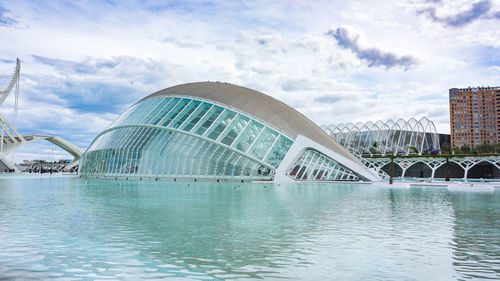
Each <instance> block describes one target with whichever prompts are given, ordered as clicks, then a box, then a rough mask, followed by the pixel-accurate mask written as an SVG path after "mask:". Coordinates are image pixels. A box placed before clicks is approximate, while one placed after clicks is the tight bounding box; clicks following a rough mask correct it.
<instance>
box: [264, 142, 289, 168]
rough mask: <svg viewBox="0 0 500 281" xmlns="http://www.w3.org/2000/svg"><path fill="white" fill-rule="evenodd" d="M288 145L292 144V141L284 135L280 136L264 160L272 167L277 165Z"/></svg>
mask: <svg viewBox="0 0 500 281" xmlns="http://www.w3.org/2000/svg"><path fill="white" fill-rule="evenodd" d="M290 146H292V141H291V140H289V139H288V138H286V137H284V136H280V138H279V139H278V141H277V142H276V144H275V145H274V146H273V148H272V149H271V152H269V155H268V156H267V159H266V160H265V162H266V163H268V164H270V165H271V166H273V167H278V165H279V164H280V163H281V160H283V158H284V157H285V154H286V153H287V152H288V149H290Z"/></svg>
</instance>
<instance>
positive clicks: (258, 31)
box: [0, 0, 500, 161]
mask: <svg viewBox="0 0 500 281" xmlns="http://www.w3.org/2000/svg"><path fill="white" fill-rule="evenodd" d="M68 2H69V1H50V0H47V1H22V0H16V1H7V0H0V40H1V42H2V43H1V44H0V74H1V73H2V71H3V73H5V72H6V71H5V70H9V69H11V68H12V67H13V66H14V60H15V58H16V57H19V58H20V59H21V64H22V69H21V83H20V85H21V88H20V102H19V104H20V111H19V123H18V128H19V130H20V131H21V132H22V133H43V134H55V135H59V136H61V137H63V138H65V139H67V140H69V141H72V142H73V143H75V144H77V145H78V146H80V147H82V148H86V147H87V146H88V144H89V143H90V142H91V140H92V139H93V137H94V136H95V135H96V134H97V133H99V132H100V131H101V130H102V129H103V128H105V127H106V126H107V125H108V124H109V123H110V122H112V120H114V119H115V118H116V117H117V116H118V115H119V114H120V113H121V112H122V111H123V110H124V109H125V108H126V107H128V106H129V105H130V104H132V103H134V102H135V101H137V100H139V99H140V98H142V97H144V96H146V95H148V94H150V93H152V92H154V91H157V90H160V89H163V88H166V87H170V86H173V85H177V84H181V83H186V82H194V81H224V82H230V83H234V84H238V85H241V86H245V87H249V88H253V89H256V90H258V91H261V92H264V93H266V94H268V95H271V96H273V97H275V98H277V99H280V100H282V101H283V102H285V103H287V104H288V105H290V106H292V107H294V108H295V109H297V110H298V111H300V112H301V113H303V114H304V115H306V116H307V117H309V118H310V119H312V120H313V121H314V122H316V123H317V124H318V125H326V124H331V123H341V122H343V123H346V122H359V121H363V122H365V121H370V120H371V121H376V120H379V119H381V120H387V119H389V118H393V119H397V118H405V119H408V118H410V117H416V118H420V117H423V116H427V117H429V118H430V119H431V120H433V121H434V122H435V123H436V126H437V128H438V131H440V132H449V111H448V98H447V97H448V89H449V88H452V87H467V86H500V0H481V1H471V0H467V1H462V0H455V1H445V0H441V1H440V0H408V1H405V0H401V1H334V0H330V1H318V0H315V1H292V0H291V1H260V0H253V1H246V0H243V1H224V0H219V1H190V0H179V1H137V2H134V1H118V0H116V1H114V0H108V1H73V2H72V3H68ZM13 103H14V101H13V97H12V96H11V97H9V99H8V100H7V101H6V102H5V103H4V104H3V105H2V108H0V112H1V113H2V114H4V116H6V117H7V118H10V119H12V118H11V116H12V112H13ZM51 150H54V153H53V155H54V156H51V155H49V153H48V151H51ZM48 157H54V158H60V157H67V156H65V155H64V153H62V152H60V149H59V148H57V147H55V146H52V145H50V144H44V143H33V144H30V145H29V146H26V147H25V148H23V149H22V150H20V151H19V152H18V153H17V154H16V159H17V160H18V161H19V160H22V159H32V158H48Z"/></svg>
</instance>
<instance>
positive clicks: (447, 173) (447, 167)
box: [444, 155, 450, 181]
mask: <svg viewBox="0 0 500 281" xmlns="http://www.w3.org/2000/svg"><path fill="white" fill-rule="evenodd" d="M449 165H450V161H449V157H448V155H446V178H445V179H444V180H445V181H450V170H449Z"/></svg>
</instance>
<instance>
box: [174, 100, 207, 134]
mask: <svg viewBox="0 0 500 281" xmlns="http://www.w3.org/2000/svg"><path fill="white" fill-rule="evenodd" d="M200 103H201V101H197V100H193V101H192V102H191V103H190V104H189V105H188V106H186V108H184V110H183V111H182V112H181V113H180V114H179V115H178V116H177V117H176V118H175V120H174V121H173V122H172V124H170V125H169V127H170V128H174V129H177V128H179V126H180V125H182V123H184V121H186V119H187V118H188V117H189V115H191V113H193V111H194V110H195V109H196V108H197V107H198V105H200Z"/></svg>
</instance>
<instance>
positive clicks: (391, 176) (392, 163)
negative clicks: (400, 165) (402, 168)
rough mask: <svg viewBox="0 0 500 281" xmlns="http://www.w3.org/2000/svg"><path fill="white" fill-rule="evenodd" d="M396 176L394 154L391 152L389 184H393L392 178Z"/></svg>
mask: <svg viewBox="0 0 500 281" xmlns="http://www.w3.org/2000/svg"><path fill="white" fill-rule="evenodd" d="M393 177H394V154H393V153H391V174H390V177H389V184H392V182H393V181H392V178H393Z"/></svg>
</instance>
